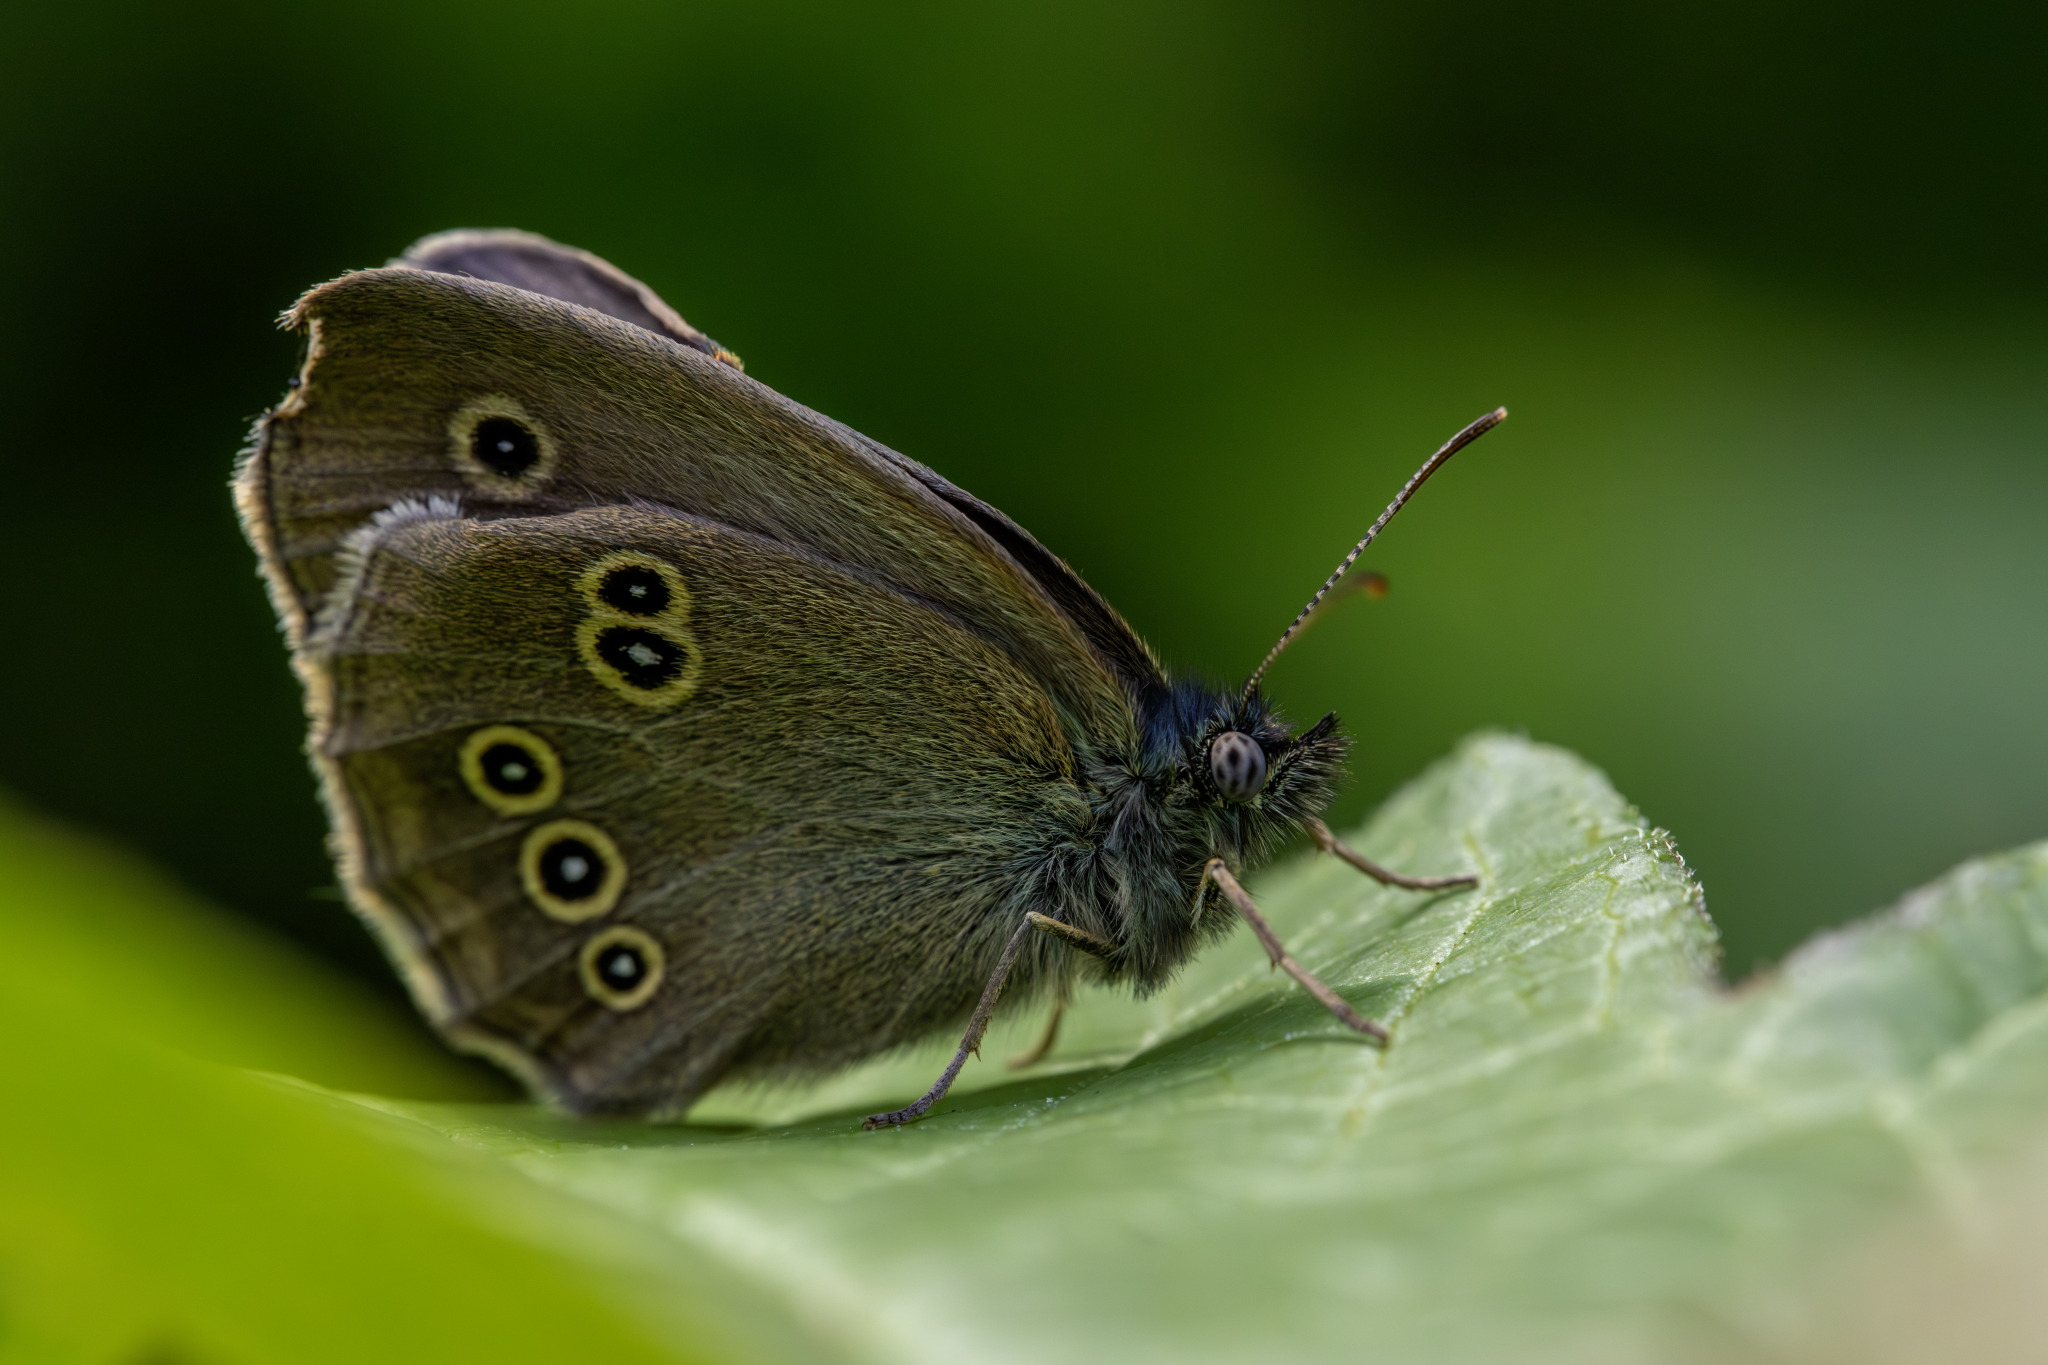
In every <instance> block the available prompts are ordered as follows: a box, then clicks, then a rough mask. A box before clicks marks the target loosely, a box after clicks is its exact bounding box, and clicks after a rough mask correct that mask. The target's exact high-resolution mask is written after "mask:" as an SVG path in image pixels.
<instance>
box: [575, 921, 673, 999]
mask: <svg viewBox="0 0 2048 1365" xmlns="http://www.w3.org/2000/svg"><path fill="white" fill-rule="evenodd" d="M578 965H579V966H580V967H581V969H582V976H583V989H584V990H586V991H588V992H589V993H590V998H591V999H593V1000H595V1001H597V1002H598V1003H599V1004H600V1005H603V1006H604V1007H605V1008H607V1009H614V1010H620V1011H625V1010H636V1009H639V1008H640V1007H641V1006H642V1005H644V1004H646V1003H647V1002H648V1001H649V1000H651V999H653V998H654V992H655V991H656V990H657V989H658V988H659V987H660V986H661V976H662V971H663V968H664V967H665V965H666V955H665V954H664V953H663V952H662V951H661V945H660V944H659V943H657V942H655V941H654V939H653V938H652V937H651V936H650V935H648V934H645V933H642V932H641V931H640V930H638V929H635V928H634V927H633V926H631V925H630V924H615V925H613V926H612V927H611V928H609V929H606V930H604V931H603V932H602V933H598V934H593V935H591V938H590V941H589V942H588V943H586V944H584V945H583V954H582V957H581V960H580V962H579V964H578Z"/></svg>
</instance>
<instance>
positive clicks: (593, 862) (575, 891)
mask: <svg viewBox="0 0 2048 1365" xmlns="http://www.w3.org/2000/svg"><path fill="white" fill-rule="evenodd" d="M604 874H605V862H604V855H603V854H602V853H599V852H598V851H597V850H596V849H594V848H592V847H591V846H590V845H589V844H587V843H585V842H584V841H583V840H581V839H575V838H570V837H568V836H566V835H565V836H564V837H562V838H560V839H557V840H555V841H554V842H553V843H551V844H549V845H548V846H547V847H546V848H544V849H542V850H541V851H540V884H541V885H542V886H545V887H546V888H547V889H548V891H549V892H550V893H551V894H552V895H554V896H555V897H556V898H557V899H559V900H565V901H570V902H575V901H587V900H589V899H590V898H591V897H593V896H595V895H597V894H598V892H599V891H601V890H603V889H604Z"/></svg>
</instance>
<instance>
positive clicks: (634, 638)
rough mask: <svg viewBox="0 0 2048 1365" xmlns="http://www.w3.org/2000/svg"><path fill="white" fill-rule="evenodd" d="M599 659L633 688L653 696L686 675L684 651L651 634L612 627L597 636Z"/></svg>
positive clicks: (671, 641)
mask: <svg viewBox="0 0 2048 1365" xmlns="http://www.w3.org/2000/svg"><path fill="white" fill-rule="evenodd" d="M595 648H596V650H597V657H598V658H600V659H603V660H604V661H605V662H606V663H608V664H610V665H611V666H612V667H613V668H614V669H616V670H618V674H619V676H620V677H622V678H624V679H625V680H626V681H627V682H628V683H630V684H632V685H633V686H634V687H637V688H639V689H640V690H641V691H643V692H653V691H655V690H657V689H659V688H661V687H663V686H665V685H666V684H668V683H671V682H673V681H675V678H676V675H677V674H679V673H681V672H682V671H683V660H684V658H685V653H684V650H683V647H682V646H681V645H679V644H677V643H676V642H675V641H674V640H671V639H669V638H668V637H666V636H663V635H656V634H655V633H654V632H653V631H651V630H640V629H638V628H637V627H634V626H612V627H610V628H609V629H606V630H600V631H599V632H598V633H597V641H596V644H595Z"/></svg>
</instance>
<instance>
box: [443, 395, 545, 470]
mask: <svg viewBox="0 0 2048 1365" xmlns="http://www.w3.org/2000/svg"><path fill="white" fill-rule="evenodd" d="M448 442H449V447H450V453H451V455H452V456H453V457H454V460H455V463H456V465H457V467H458V468H460V469H462V470H463V471H464V472H465V473H467V474H468V475H469V476H470V481H471V482H472V483H478V484H482V485H483V486H484V487H486V488H493V489H500V490H509V489H513V488H522V489H523V488H530V487H532V486H533V485H535V484H538V483H541V482H543V481H545V480H546V479H547V478H548V476H549V475H551V474H552V473H553V472H554V463H555V442H554V438H553V437H551V436H550V435H549V434H548V432H547V429H546V428H544V427H543V426H542V425H541V424H540V423H539V422H537V421H536V420H534V418H533V416H532V414H530V413H528V412H527V411H526V409H525V408H523V407H521V406H520V405H519V404H518V403H516V402H514V401H513V400H512V399H510V398H505V397H502V396H495V395H494V396H492V397H489V398H479V399H477V400H476V401H474V402H471V403H465V404H463V406H462V407H461V408H459V409H458V410H457V411H456V413H455V415H454V416H453V417H452V418H450V419H449V422H448Z"/></svg>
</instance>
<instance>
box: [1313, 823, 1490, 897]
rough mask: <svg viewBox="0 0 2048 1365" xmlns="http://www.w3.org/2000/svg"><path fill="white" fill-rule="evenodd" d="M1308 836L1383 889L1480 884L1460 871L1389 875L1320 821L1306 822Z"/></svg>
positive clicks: (1440, 888) (1442, 888)
mask: <svg viewBox="0 0 2048 1365" xmlns="http://www.w3.org/2000/svg"><path fill="white" fill-rule="evenodd" d="M1308 833H1309V837H1310V838H1311V839H1314V840H1315V841H1316V847H1317V848H1320V849H1321V850H1322V851H1323V852H1325V853H1334V854H1336V855H1337V856H1338V857H1339V858H1342V859H1343V860H1344V861H1345V862H1347V863H1350V864H1351V865H1352V866H1353V867H1355V868H1357V869H1358V870H1359V871H1360V872H1363V873H1364V874H1365V875H1366V876H1368V877H1371V878H1372V879H1373V880H1374V881H1376V882H1379V883H1380V884H1381V885H1383V886H1400V887H1406V888H1407V889H1408V890H1410V891H1448V890H1450V889H1451V888H1453V887H1459V886H1477V885H1479V875H1478V874H1477V873H1475V872H1462V873H1459V874H1458V875H1457V876H1455V877H1408V876H1403V875H1402V874H1401V873H1399V872H1390V871H1388V870H1387V869H1386V868H1384V867H1381V866H1380V865H1379V864H1378V863H1376V862H1374V861H1373V860H1372V859H1370V858H1368V857H1366V856H1365V855H1364V854H1363V853H1360V852H1359V851H1358V850H1357V849H1355V848H1353V847H1351V845H1349V844H1347V843H1345V842H1344V841H1343V840H1342V839H1339V838H1338V837H1337V836H1336V835H1334V834H1332V833H1330V827H1329V826H1328V825H1326V824H1324V823H1323V822H1322V821H1320V820H1310V821H1309V822H1308Z"/></svg>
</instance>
